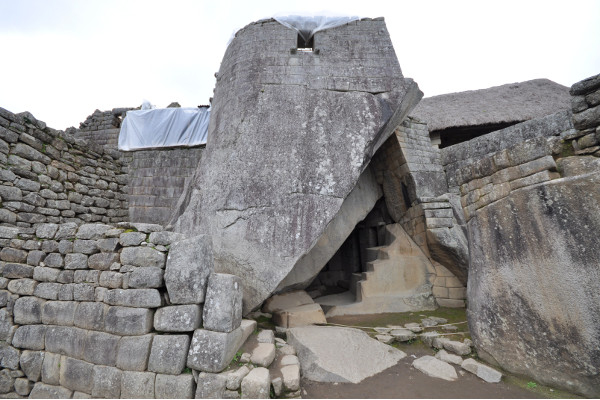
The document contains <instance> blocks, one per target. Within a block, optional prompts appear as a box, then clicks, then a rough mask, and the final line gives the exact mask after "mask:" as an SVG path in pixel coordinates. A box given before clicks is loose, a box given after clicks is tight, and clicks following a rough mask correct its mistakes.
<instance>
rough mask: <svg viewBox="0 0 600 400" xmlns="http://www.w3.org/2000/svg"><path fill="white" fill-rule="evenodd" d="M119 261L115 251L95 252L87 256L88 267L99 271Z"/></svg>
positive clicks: (107, 268)
mask: <svg viewBox="0 0 600 400" xmlns="http://www.w3.org/2000/svg"><path fill="white" fill-rule="evenodd" d="M118 261H119V254H117V253H97V254H92V255H91V256H90V257H89V258H88V267H89V268H91V269H96V270H99V271H108V270H109V269H110V266H111V265H112V264H113V263H115V262H118Z"/></svg>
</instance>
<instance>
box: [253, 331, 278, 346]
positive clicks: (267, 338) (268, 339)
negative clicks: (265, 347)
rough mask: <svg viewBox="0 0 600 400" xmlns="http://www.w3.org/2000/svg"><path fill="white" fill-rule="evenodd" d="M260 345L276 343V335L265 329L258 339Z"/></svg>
mask: <svg viewBox="0 0 600 400" xmlns="http://www.w3.org/2000/svg"><path fill="white" fill-rule="evenodd" d="M256 340H257V341H258V343H275V333H274V332H273V331H272V330H270V329H263V330H261V331H260V332H258V336H257V337H256Z"/></svg>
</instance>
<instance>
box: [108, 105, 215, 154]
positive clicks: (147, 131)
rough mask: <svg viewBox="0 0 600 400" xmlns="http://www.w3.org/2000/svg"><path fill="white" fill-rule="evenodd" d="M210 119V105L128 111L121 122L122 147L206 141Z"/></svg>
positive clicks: (167, 145)
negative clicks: (205, 106)
mask: <svg viewBox="0 0 600 400" xmlns="http://www.w3.org/2000/svg"><path fill="white" fill-rule="evenodd" d="M209 120H210V109H209V108H191V107H190V108H157V109H152V110H135V111H128V112H127V116H126V117H125V119H124V120H123V123H122V124H121V132H120V134H119V150H123V151H129V150H138V149H148V148H160V147H172V146H197V145H200V144H205V143H206V137H207V133H208V122H209Z"/></svg>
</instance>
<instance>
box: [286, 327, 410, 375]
mask: <svg viewBox="0 0 600 400" xmlns="http://www.w3.org/2000/svg"><path fill="white" fill-rule="evenodd" d="M287 341H288V343H289V344H290V345H291V346H293V347H294V348H295V349H296V351H297V353H298V358H299V359H300V364H301V366H302V371H303V375H304V376H305V377H307V378H308V379H311V380H314V381H317V382H352V383H359V382H360V381H362V380H363V379H365V378H368V377H369V376H372V375H374V374H376V373H378V372H380V371H383V370H384V369H386V368H389V367H391V366H392V365H395V364H396V363H397V362H398V361H399V360H400V359H402V358H404V357H405V356H406V354H404V353H403V352H402V351H400V350H397V349H394V348H392V347H390V346H387V345H384V344H382V343H379V342H378V341H377V340H375V339H372V338H370V337H369V335H367V334H366V333H365V332H362V331H360V330H357V329H351V328H338V327H317V326H304V327H298V328H291V329H289V330H288V335H287ZM348 349H353V351H352V352H349V351H348Z"/></svg>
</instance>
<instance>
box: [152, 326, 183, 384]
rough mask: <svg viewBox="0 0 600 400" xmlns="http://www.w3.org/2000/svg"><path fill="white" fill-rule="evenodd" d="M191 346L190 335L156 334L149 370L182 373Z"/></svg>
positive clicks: (160, 372)
mask: <svg viewBox="0 0 600 400" xmlns="http://www.w3.org/2000/svg"><path fill="white" fill-rule="evenodd" d="M189 346H190V337H189V336H188V335H156V336H155V337H154V340H153V341H152V349H151V350H150V359H149V361H148V371H152V372H157V373H159V374H171V375H178V374H180V373H181V372H182V371H183V368H184V367H185V363H186V358H187V355H188V349H189Z"/></svg>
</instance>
